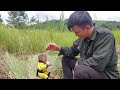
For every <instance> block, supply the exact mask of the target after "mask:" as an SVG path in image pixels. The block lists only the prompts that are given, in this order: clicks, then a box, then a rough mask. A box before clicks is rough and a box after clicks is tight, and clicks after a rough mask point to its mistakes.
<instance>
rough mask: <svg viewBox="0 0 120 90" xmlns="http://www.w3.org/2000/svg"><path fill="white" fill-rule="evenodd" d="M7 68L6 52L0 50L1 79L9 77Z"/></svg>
mask: <svg viewBox="0 0 120 90" xmlns="http://www.w3.org/2000/svg"><path fill="white" fill-rule="evenodd" d="M6 72H7V70H6V69H5V65H4V53H2V52H0V79H7V78H8V77H7V75H6Z"/></svg>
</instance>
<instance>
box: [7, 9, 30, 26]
mask: <svg viewBox="0 0 120 90" xmlns="http://www.w3.org/2000/svg"><path fill="white" fill-rule="evenodd" d="M8 15H9V17H8V20H6V21H7V23H8V25H10V26H11V25H13V26H14V27H15V28H24V27H26V25H27V20H28V16H27V14H26V13H25V11H9V12H8Z"/></svg>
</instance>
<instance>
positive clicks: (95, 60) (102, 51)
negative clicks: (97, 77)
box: [78, 34, 115, 71]
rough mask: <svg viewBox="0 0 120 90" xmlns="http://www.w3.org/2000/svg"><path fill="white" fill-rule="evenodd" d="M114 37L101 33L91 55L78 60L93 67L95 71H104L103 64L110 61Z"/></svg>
mask: <svg viewBox="0 0 120 90" xmlns="http://www.w3.org/2000/svg"><path fill="white" fill-rule="evenodd" d="M114 44H115V41H114V37H113V35H111V34H106V35H101V37H100V38H99V39H98V40H97V42H96V44H95V52H94V53H93V55H92V57H90V58H88V59H84V60H82V62H78V63H79V64H84V65H87V66H90V67H93V68H94V69H96V70H97V71H104V69H105V66H106V65H107V63H108V62H109V61H110V58H111V55H112V53H113V49H114Z"/></svg>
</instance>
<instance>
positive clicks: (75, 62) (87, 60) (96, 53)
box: [46, 11, 119, 79]
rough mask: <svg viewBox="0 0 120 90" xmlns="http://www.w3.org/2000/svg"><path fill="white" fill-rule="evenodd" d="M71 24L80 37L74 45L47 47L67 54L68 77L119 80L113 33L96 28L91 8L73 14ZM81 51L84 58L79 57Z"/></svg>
mask: <svg viewBox="0 0 120 90" xmlns="http://www.w3.org/2000/svg"><path fill="white" fill-rule="evenodd" d="M67 26H68V29H69V30H70V31H72V32H74V33H75V35H76V36H77V37H78V39H77V40H76V41H75V42H74V43H73V45H72V46H71V47H61V46H59V45H57V44H55V43H48V45H47V46H46V50H52V51H59V52H60V53H59V55H63V58H62V67H63V74H64V79H73V78H74V79H118V78H119V74H118V70H117V60H118V57H117V53H116V48H115V38H114V36H113V34H112V32H111V31H110V30H108V29H106V28H98V27H95V26H94V25H93V22H92V18H91V16H90V15H89V13H88V12H87V11H76V12H74V13H72V14H71V15H70V17H69V19H68V22H67ZM78 54H80V59H76V58H75V56H77V55H78ZM73 71H74V72H73ZM73 73H74V74H73Z"/></svg>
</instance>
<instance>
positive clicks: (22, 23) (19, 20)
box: [0, 11, 120, 31]
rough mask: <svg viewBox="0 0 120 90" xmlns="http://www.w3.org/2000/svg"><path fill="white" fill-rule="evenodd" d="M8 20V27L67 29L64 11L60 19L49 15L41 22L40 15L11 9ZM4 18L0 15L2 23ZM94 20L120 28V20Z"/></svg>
mask: <svg viewBox="0 0 120 90" xmlns="http://www.w3.org/2000/svg"><path fill="white" fill-rule="evenodd" d="M8 15H9V16H8V20H6V21H7V26H8V27H14V28H17V29H25V28H26V29H27V28H28V29H30V28H35V29H48V30H49V29H53V28H54V29H55V30H59V31H65V30H67V25H66V23H67V20H68V19H65V18H64V13H63V12H62V13H61V15H60V19H59V20H49V19H48V17H46V21H45V22H41V21H40V20H39V16H33V17H31V18H28V15H27V13H26V11H9V12H8ZM2 22H3V20H2V18H1V15H0V23H2ZM93 22H94V23H95V24H96V25H97V26H100V27H104V28H108V29H110V30H113V29H120V22H116V21H100V20H99V21H98V20H93Z"/></svg>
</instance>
